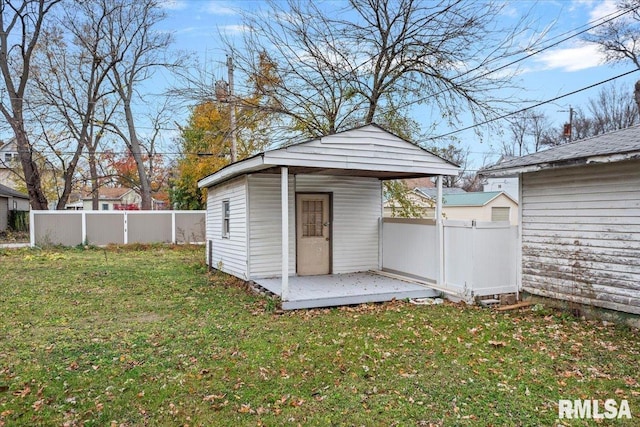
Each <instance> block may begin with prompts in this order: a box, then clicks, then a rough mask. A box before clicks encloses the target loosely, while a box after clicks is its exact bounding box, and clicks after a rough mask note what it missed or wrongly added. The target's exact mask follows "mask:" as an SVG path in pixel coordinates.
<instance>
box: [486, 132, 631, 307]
mask: <svg viewBox="0 0 640 427" xmlns="http://www.w3.org/2000/svg"><path fill="white" fill-rule="evenodd" d="M482 174H484V175H488V176H493V177H501V176H512V175H513V174H518V175H519V177H520V208H521V221H520V223H521V244H520V251H521V254H520V258H521V262H520V263H519V268H520V282H521V283H520V286H521V289H523V290H524V291H526V292H528V293H529V294H532V295H535V296H542V297H550V298H554V299H558V300H562V301H565V302H568V303H574V304H577V305H578V306H579V305H586V306H595V307H599V308H605V309H612V310H617V311H621V312H627V313H633V314H640V285H639V284H640V268H639V267H638V266H639V265H640V127H639V126H633V127H630V128H627V129H623V130H619V131H615V132H610V133H607V134H604V135H599V136H595V137H592V138H588V139H584V140H580V141H576V142H572V143H568V144H564V145H560V146H558V147H554V148H551V149H549V150H546V151H541V152H538V153H534V154H530V155H528V156H524V157H521V158H515V159H512V160H510V161H506V162H503V163H501V164H499V165H496V166H492V167H490V168H487V169H485V170H484V171H482ZM583 307H584V306H583Z"/></svg>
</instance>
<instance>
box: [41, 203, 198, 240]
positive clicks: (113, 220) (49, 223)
mask: <svg viewBox="0 0 640 427" xmlns="http://www.w3.org/2000/svg"><path fill="white" fill-rule="evenodd" d="M30 222H31V246H36V245H64V246H75V245H78V244H81V243H89V244H92V245H107V244H110V243H114V244H123V243H134V242H136V243H169V242H175V243H202V242H204V241H205V237H204V234H205V227H206V211H139V212H138V211H117V212H116V211H109V212H102V211H31V221H30Z"/></svg>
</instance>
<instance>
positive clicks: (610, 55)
mask: <svg viewBox="0 0 640 427" xmlns="http://www.w3.org/2000/svg"><path fill="white" fill-rule="evenodd" d="M617 8H618V11H619V17H618V18H617V19H615V20H612V21H609V22H607V23H606V24H605V25H603V26H601V27H599V28H598V30H597V31H596V32H595V33H593V34H589V35H588V36H587V37H586V39H587V40H588V41H590V42H592V43H596V44H597V45H599V46H600V49H601V50H602V52H603V53H604V54H605V58H606V61H607V62H609V63H611V64H615V63H623V62H624V63H627V62H630V63H632V64H633V65H634V66H635V67H636V68H638V69H640V0H620V1H618V3H617ZM634 89H635V90H634V97H633V98H634V101H635V103H636V105H637V106H638V109H640V80H638V81H637V82H636V84H635V88H634Z"/></svg>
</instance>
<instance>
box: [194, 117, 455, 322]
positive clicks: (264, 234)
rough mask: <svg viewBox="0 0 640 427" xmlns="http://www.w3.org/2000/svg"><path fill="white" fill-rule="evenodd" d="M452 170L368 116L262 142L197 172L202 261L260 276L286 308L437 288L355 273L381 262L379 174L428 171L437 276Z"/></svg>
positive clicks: (421, 293) (391, 176) (420, 294)
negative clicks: (300, 136)
mask: <svg viewBox="0 0 640 427" xmlns="http://www.w3.org/2000/svg"><path fill="white" fill-rule="evenodd" d="M458 172H459V168H458V167H457V166H456V165H454V164H452V163H450V162H448V161H446V160H444V159H442V158H440V157H438V156H436V155H434V154H432V153H430V152H428V151H427V150H425V149H423V148H421V147H420V146H418V145H416V144H413V143H411V142H408V141H406V140H403V139H401V138H399V137H397V136H396V135H393V134H392V133H390V132H387V131H385V130H384V129H382V128H380V127H379V126H377V125H374V124H370V125H366V126H363V127H360V128H354V129H351V130H348V131H344V132H341V133H338V134H333V135H327V136H323V137H320V138H316V139H313V140H309V141H304V142H301V143H298V144H293V145H289V146H286V147H283V148H279V149H274V150H269V151H266V152H264V153H261V154H258V155H256V156H254V157H250V158H247V159H245V160H242V161H240V162H237V163H233V164H231V165H228V166H226V167H225V168H223V169H221V170H219V171H218V172H216V173H214V174H212V175H210V176H208V177H206V178H204V179H202V180H200V181H199V183H198V185H199V186H200V187H201V188H208V198H207V224H208V225H207V241H208V244H207V249H208V251H209V255H208V261H207V263H208V265H209V266H219V269H221V270H222V271H225V272H227V273H230V274H233V275H235V276H237V277H239V278H241V279H244V280H251V281H253V282H255V283H258V284H259V285H261V286H263V287H264V288H266V289H268V290H269V291H271V292H273V293H274V294H276V295H278V296H279V297H280V298H281V300H282V306H283V308H285V309H295V308H310V307H324V306H331V305H341V304H357V303H365V302H375V301H387V300H391V299H394V298H397V299H403V298H424V297H430V296H435V291H432V290H430V289H429V288H428V287H426V286H424V284H419V283H417V282H415V281H411V280H407V281H404V280H398V279H397V278H391V277H384V276H379V275H377V274H371V273H362V272H369V271H380V270H382V268H383V265H382V260H383V244H382V243H383V242H382V240H383V227H382V225H383V224H382V218H383V203H382V201H383V198H384V187H383V182H384V181H386V180H398V179H408V178H422V177H434V178H435V180H436V186H437V197H436V206H435V211H436V218H437V221H436V224H437V233H436V239H435V241H434V242H433V247H435V248H438V249H437V250H436V254H437V255H436V257H437V259H438V261H437V265H438V266H439V268H438V272H439V275H438V276H437V277H434V278H433V280H434V282H436V284H438V283H442V274H443V271H444V269H443V267H442V259H443V258H442V249H443V239H442V215H441V213H442V177H443V176H453V175H457V174H458ZM399 250H402V249H399ZM265 278H268V279H265Z"/></svg>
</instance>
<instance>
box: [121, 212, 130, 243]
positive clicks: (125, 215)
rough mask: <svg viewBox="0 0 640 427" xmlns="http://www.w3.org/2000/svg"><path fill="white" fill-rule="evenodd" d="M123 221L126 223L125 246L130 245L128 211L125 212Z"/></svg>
mask: <svg viewBox="0 0 640 427" xmlns="http://www.w3.org/2000/svg"><path fill="white" fill-rule="evenodd" d="M122 221H123V222H124V244H125V245H126V244H128V243H129V230H128V228H129V227H128V225H127V211H123V215H122Z"/></svg>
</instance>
